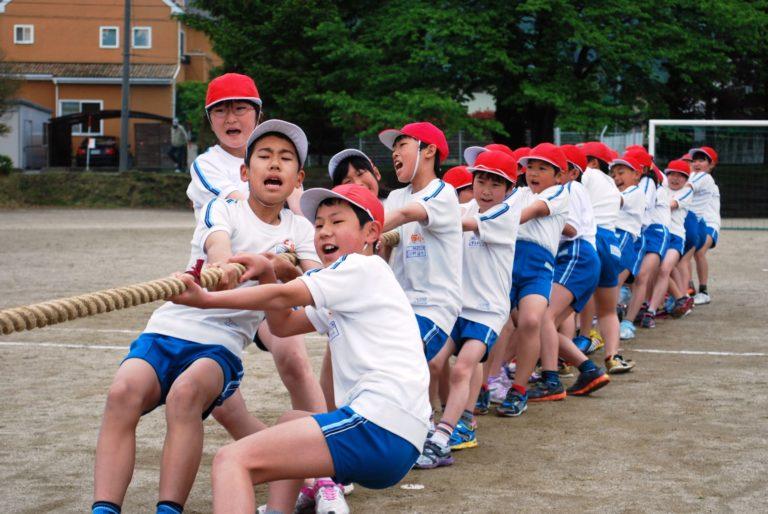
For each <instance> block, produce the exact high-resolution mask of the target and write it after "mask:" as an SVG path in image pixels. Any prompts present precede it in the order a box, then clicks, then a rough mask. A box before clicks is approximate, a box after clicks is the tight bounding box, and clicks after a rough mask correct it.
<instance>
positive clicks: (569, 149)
mask: <svg viewBox="0 0 768 514" xmlns="http://www.w3.org/2000/svg"><path fill="white" fill-rule="evenodd" d="M560 150H562V151H563V153H564V154H565V158H566V160H567V161H568V162H570V163H571V164H573V165H574V166H576V167H577V168H578V169H579V173H584V170H585V169H587V156H586V155H585V154H584V150H582V149H581V148H579V147H578V146H576V145H560Z"/></svg>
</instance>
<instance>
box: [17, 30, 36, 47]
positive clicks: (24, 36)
mask: <svg viewBox="0 0 768 514" xmlns="http://www.w3.org/2000/svg"><path fill="white" fill-rule="evenodd" d="M13 42H14V43H16V44H17V45H31V44H32V43H34V42H35V26H34V25H14V26H13Z"/></svg>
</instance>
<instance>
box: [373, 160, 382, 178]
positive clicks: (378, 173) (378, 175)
mask: <svg viewBox="0 0 768 514" xmlns="http://www.w3.org/2000/svg"><path fill="white" fill-rule="evenodd" d="M373 176H374V177H376V182H381V172H379V168H377V167H376V165H375V164H374V165H373Z"/></svg>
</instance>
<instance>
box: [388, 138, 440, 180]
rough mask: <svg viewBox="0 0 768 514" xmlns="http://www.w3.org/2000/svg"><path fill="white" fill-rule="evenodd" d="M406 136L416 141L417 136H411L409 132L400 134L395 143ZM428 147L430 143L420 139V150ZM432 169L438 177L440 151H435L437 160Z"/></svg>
mask: <svg viewBox="0 0 768 514" xmlns="http://www.w3.org/2000/svg"><path fill="white" fill-rule="evenodd" d="M404 137H408V138H411V139H413V140H414V141H416V138H415V137H413V136H409V135H407V134H400V135H399V136H397V137H396V138H395V141H394V142H395V144H397V142H398V141H400V140H401V139H403V138H404ZM428 147H429V143H425V142H424V141H419V151H422V150H425V149H427V148H428ZM432 171H434V172H435V175H437V176H438V177H439V176H440V152H435V162H434V166H433V168H432Z"/></svg>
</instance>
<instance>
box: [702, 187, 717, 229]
mask: <svg viewBox="0 0 768 514" xmlns="http://www.w3.org/2000/svg"><path fill="white" fill-rule="evenodd" d="M703 218H704V223H706V224H707V226H708V227H712V228H714V229H716V230H718V231H719V230H720V223H721V221H720V188H719V187H717V185H715V190H714V193H713V195H712V199H711V200H710V202H709V203H708V204H707V208H706V209H704V216H703Z"/></svg>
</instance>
